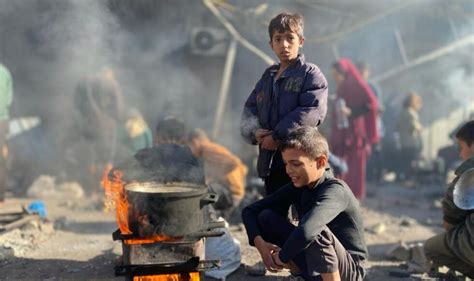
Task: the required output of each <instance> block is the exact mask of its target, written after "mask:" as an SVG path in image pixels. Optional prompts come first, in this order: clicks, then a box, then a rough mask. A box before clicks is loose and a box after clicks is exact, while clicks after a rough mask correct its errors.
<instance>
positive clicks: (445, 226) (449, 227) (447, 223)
mask: <svg viewBox="0 0 474 281" xmlns="http://www.w3.org/2000/svg"><path fill="white" fill-rule="evenodd" d="M443 227H444V229H445V230H446V231H448V230H450V229H451V228H453V225H452V224H450V223H449V222H447V221H445V220H443Z"/></svg>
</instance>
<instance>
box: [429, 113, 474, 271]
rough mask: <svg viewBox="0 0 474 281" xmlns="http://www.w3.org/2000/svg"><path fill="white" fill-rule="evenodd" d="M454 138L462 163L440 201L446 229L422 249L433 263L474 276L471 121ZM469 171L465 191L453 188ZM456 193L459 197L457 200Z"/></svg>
mask: <svg viewBox="0 0 474 281" xmlns="http://www.w3.org/2000/svg"><path fill="white" fill-rule="evenodd" d="M456 139H457V141H458V145H459V156H460V158H461V159H462V160H463V161H464V162H463V163H462V164H461V165H460V166H459V167H458V168H457V169H456V171H455V174H456V178H454V180H453V181H452V182H451V183H450V184H449V185H448V189H447V190H446V192H445V195H444V198H443V201H442V204H443V226H444V229H445V232H443V233H441V234H438V235H436V236H434V237H431V238H430V239H428V240H427V241H426V243H425V245H424V248H425V254H426V257H427V258H428V260H430V261H432V262H433V264H434V265H435V266H443V265H444V266H447V267H449V268H450V269H454V270H457V271H459V272H461V273H463V274H464V275H466V276H468V277H470V278H474V185H473V183H474V180H473V176H474V170H472V169H473V168H474V120H470V121H468V122H466V123H465V124H464V125H463V126H462V127H461V128H460V129H459V130H458V131H457V133H456ZM468 173H470V174H471V176H470V179H468V180H464V182H465V183H467V184H468V186H464V187H465V188H466V190H465V191H463V190H455V189H457V188H458V182H461V184H465V183H462V180H460V178H462V177H463V175H465V174H468ZM463 192H465V193H464V194H462V193H463ZM460 193H461V194H460ZM456 196H458V198H456ZM459 196H461V199H462V200H456V199H459Z"/></svg>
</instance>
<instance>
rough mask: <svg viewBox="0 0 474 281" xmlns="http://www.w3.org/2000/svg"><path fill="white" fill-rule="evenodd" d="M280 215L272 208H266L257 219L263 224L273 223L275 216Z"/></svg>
mask: <svg viewBox="0 0 474 281" xmlns="http://www.w3.org/2000/svg"><path fill="white" fill-rule="evenodd" d="M277 216H279V215H278V214H277V213H275V212H274V211H272V210H270V209H265V210H263V211H261V212H260V214H258V217H257V220H258V223H259V224H260V225H261V226H266V225H272V222H274V221H275V218H276V217H277Z"/></svg>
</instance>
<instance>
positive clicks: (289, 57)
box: [270, 30, 304, 64]
mask: <svg viewBox="0 0 474 281" xmlns="http://www.w3.org/2000/svg"><path fill="white" fill-rule="evenodd" d="M303 42H304V38H302V37H301V38H300V37H299V36H298V34H297V33H296V32H292V31H289V30H287V31H284V32H280V31H278V30H275V31H274V32H273V36H272V40H271V41H270V47H271V48H272V50H273V52H275V55H277V57H278V59H280V62H281V63H282V64H289V63H291V62H292V61H293V60H295V59H296V57H298V51H299V48H300V47H302V46H303Z"/></svg>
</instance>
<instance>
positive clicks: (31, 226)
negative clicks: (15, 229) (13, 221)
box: [21, 220, 39, 231]
mask: <svg viewBox="0 0 474 281" xmlns="http://www.w3.org/2000/svg"><path fill="white" fill-rule="evenodd" d="M38 229H39V222H38V221H37V220H33V221H29V222H27V223H26V224H25V225H23V226H22V227H21V230H23V231H37V230H38Z"/></svg>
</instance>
